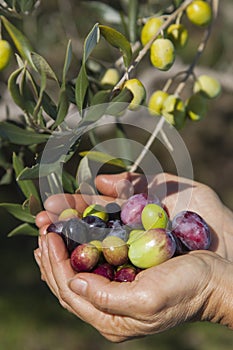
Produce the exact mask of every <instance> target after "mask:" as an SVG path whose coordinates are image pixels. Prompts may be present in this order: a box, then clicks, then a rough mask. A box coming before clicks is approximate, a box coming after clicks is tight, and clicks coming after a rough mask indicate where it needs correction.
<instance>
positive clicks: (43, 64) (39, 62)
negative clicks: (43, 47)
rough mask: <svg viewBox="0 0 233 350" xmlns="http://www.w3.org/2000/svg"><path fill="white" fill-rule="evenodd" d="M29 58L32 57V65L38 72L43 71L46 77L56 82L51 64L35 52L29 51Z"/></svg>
mask: <svg viewBox="0 0 233 350" xmlns="http://www.w3.org/2000/svg"><path fill="white" fill-rule="evenodd" d="M31 58H32V62H33V65H34V67H35V68H36V70H37V71H38V72H39V73H40V74H42V73H44V74H45V75H46V77H47V78H49V79H52V80H55V81H56V82H58V79H57V77H56V74H55V73H54V71H53V70H52V68H51V66H50V65H49V64H48V62H47V61H46V59H45V58H44V57H42V56H40V55H39V54H38V53H36V52H31Z"/></svg>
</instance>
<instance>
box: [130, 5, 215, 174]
mask: <svg viewBox="0 0 233 350" xmlns="http://www.w3.org/2000/svg"><path fill="white" fill-rule="evenodd" d="M213 1H214V4H215V9H214V17H216V11H217V3H218V0H213ZM186 6H187V5H186ZM212 23H213V21H211V23H210V25H209V26H208V28H207V29H206V30H205V32H204V35H203V39H202V40H201V42H200V44H199V46H198V48H197V53H196V55H195V57H194V59H193V61H192V63H191V64H190V66H189V68H188V69H187V70H186V71H184V72H183V73H182V74H184V78H183V79H182V81H181V82H180V83H179V84H178V86H177V88H176V90H175V92H174V94H175V95H177V96H179V95H180V94H181V92H182V90H183V89H184V87H185V85H186V82H187V80H188V79H189V77H190V76H191V75H193V74H194V73H193V71H194V68H195V66H196V65H197V62H198V61H199V59H200V57H201V55H202V54H203V52H204V50H205V47H206V45H207V42H208V39H209V36H210V33H211V30H212ZM180 74H181V73H179V75H180ZM175 77H177V75H176V76H175ZM175 77H173V78H171V79H169V81H167V82H166V83H165V86H164V88H163V91H167V90H168V89H169V87H170V85H171V83H172V82H173V80H174V79H175ZM164 123H165V118H164V117H163V116H160V120H159V122H158V124H157V125H156V127H155V129H154V131H153V133H152V134H151V136H150V137H149V139H148V141H147V143H146V144H145V146H144V148H143V150H142V152H141V153H140V154H139V156H138V157H137V159H136V160H135V161H134V164H133V165H132V166H131V167H130V168H129V171H130V172H135V171H136V170H137V168H138V166H139V164H140V163H141V161H142V159H143V158H144V157H145V155H146V154H147V152H148V151H149V149H150V147H151V145H152V144H153V142H154V140H155V138H156V136H157V135H158V133H159V132H160V133H161V136H162V137H163V139H164V141H165V143H166V144H167V147H168V148H169V149H170V150H173V148H172V145H171V144H170V142H169V141H168V139H167V137H166V135H165V134H164V132H163V130H162V128H163V125H164Z"/></svg>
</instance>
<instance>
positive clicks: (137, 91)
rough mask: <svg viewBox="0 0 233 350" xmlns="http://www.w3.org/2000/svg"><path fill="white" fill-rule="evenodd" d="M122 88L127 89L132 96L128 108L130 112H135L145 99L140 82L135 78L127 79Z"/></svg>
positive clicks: (144, 92) (144, 91) (143, 88)
mask: <svg viewBox="0 0 233 350" xmlns="http://www.w3.org/2000/svg"><path fill="white" fill-rule="evenodd" d="M123 88H127V89H129V90H130V91H131V92H132V94H133V99H132V101H131V102H130V104H129V106H128V108H129V109H130V110H136V109H137V108H138V107H139V106H140V105H141V104H142V103H143V102H144V100H145V98H146V90H145V87H144V85H143V84H142V82H141V81H140V80H138V79H136V78H134V79H129V80H127V81H126V82H125V83H124V86H123Z"/></svg>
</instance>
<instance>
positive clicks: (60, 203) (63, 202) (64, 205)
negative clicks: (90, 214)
mask: <svg viewBox="0 0 233 350" xmlns="http://www.w3.org/2000/svg"><path fill="white" fill-rule="evenodd" d="M44 207H45V209H46V210H47V211H48V212H50V213H52V214H55V215H59V214H60V213H61V212H62V211H63V210H65V209H68V208H75V201H74V198H73V195H72V194H69V193H59V194H54V195H52V196H50V197H48V198H47V199H46V201H45V203H44Z"/></svg>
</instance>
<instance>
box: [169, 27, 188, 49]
mask: <svg viewBox="0 0 233 350" xmlns="http://www.w3.org/2000/svg"><path fill="white" fill-rule="evenodd" d="M167 38H168V39H170V40H171V41H172V42H173V45H174V46H175V48H176V49H177V50H180V49H183V48H184V47H185V45H186V44H187V41H188V30H187V29H186V28H185V26H184V25H183V24H181V23H174V24H171V25H170V26H169V27H168V28H167Z"/></svg>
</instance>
